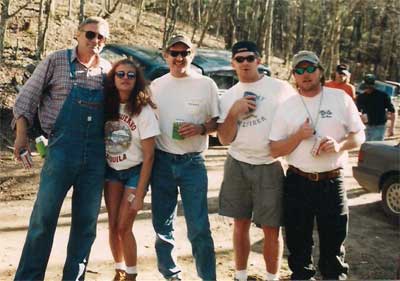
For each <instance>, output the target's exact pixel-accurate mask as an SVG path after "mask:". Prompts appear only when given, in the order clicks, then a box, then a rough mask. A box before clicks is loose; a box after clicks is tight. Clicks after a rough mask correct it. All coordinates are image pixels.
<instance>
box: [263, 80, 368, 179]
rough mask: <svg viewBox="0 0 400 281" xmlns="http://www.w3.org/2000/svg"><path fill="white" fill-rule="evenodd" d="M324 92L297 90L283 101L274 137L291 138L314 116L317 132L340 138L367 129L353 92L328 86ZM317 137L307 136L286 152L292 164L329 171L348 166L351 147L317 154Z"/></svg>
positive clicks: (314, 170)
mask: <svg viewBox="0 0 400 281" xmlns="http://www.w3.org/2000/svg"><path fill="white" fill-rule="evenodd" d="M321 93H322V94H321ZM321 93H319V94H318V95H316V96H315V97H311V98H309V97H303V96H300V95H299V94H297V95H296V96H293V97H291V98H290V99H288V100H287V101H286V102H285V103H284V104H282V105H281V106H280V107H279V108H278V110H277V112H276V115H275V118H274V126H273V127H272V130H271V134H270V140H273V141H278V140H282V139H286V138H288V137H289V136H290V135H292V134H294V133H295V132H297V130H298V129H299V128H300V126H301V125H302V124H303V123H304V122H305V121H306V119H307V118H309V119H310V124H313V123H314V124H315V123H317V124H316V135H318V136H320V137H325V136H330V137H332V138H333V139H335V140H336V141H337V142H340V141H342V140H343V139H344V138H345V137H346V136H347V135H348V134H349V133H350V132H352V133H357V132H359V131H360V130H363V129H364V125H363V123H362V122H361V118H360V116H359V113H358V110H357V108H356V106H355V104H354V102H353V100H352V99H351V98H350V96H348V95H343V91H341V90H338V89H334V88H328V87H323V90H322V92H321ZM321 98H322V101H321ZM302 99H303V101H304V104H305V105H304V104H303V101H302ZM320 102H321V107H320ZM307 110H308V112H309V114H308V113H307ZM318 111H319V117H318V121H317V120H316V119H317V112H318ZM309 115H310V116H311V118H310V117H309ZM311 120H312V121H313V122H311ZM315 139H316V137H310V138H308V139H306V140H303V141H302V142H301V143H300V144H299V145H298V146H297V147H296V148H295V149H294V150H293V151H292V152H291V153H290V154H289V155H287V156H286V158H287V161H288V164H290V165H293V166H295V167H296V168H298V169H300V170H302V171H304V172H308V173H309V172H326V171H330V170H334V169H337V168H340V167H343V166H344V164H345V161H346V160H347V151H342V152H339V153H322V154H320V155H318V156H316V157H313V156H312V155H311V153H310V151H311V149H312V146H313V144H314V142H315Z"/></svg>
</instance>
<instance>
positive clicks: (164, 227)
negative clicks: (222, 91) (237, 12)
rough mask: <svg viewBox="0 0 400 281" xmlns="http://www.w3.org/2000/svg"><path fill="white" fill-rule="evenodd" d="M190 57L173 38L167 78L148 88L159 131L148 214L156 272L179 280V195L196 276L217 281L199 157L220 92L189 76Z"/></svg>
mask: <svg viewBox="0 0 400 281" xmlns="http://www.w3.org/2000/svg"><path fill="white" fill-rule="evenodd" d="M193 57H194V49H193V46H192V43H191V42H190V40H189V39H188V38H187V37H185V36H183V35H176V36H173V37H172V38H171V39H170V40H169V41H168V43H167V46H166V48H165V50H164V58H165V60H166V62H167V64H168V66H169V69H170V72H169V73H168V74H165V75H164V76H162V77H160V78H158V79H156V80H154V81H153V82H152V84H151V90H152V93H153V97H154V101H155V102H156V104H157V108H158V116H159V122H160V129H161V135H159V136H157V137H156V151H155V159H154V164H153V171H152V176H151V204H152V209H151V210H152V216H153V227H154V230H155V232H156V245H155V247H156V253H157V261H158V269H159V271H160V272H161V274H162V275H163V276H164V278H165V279H167V280H180V272H181V269H180V268H179V266H178V265H177V262H176V256H175V255H174V247H175V240H174V236H173V233H174V227H173V222H174V220H175V218H176V212H177V203H178V200H177V199H178V192H179V193H180V194H181V198H182V205H183V209H184V214H185V219H186V225H187V231H188V238H189V240H190V242H191V244H192V253H193V257H194V260H195V263H196V269H197V274H198V276H199V277H200V278H201V279H202V280H215V279H216V273H215V253H214V242H213V240H212V237H211V231H210V223H209V219H208V208H207V186H208V183H207V171H206V168H205V165H204V158H203V156H202V155H201V153H202V152H203V151H204V150H205V149H207V145H208V137H207V133H209V132H212V131H215V129H216V119H217V117H218V88H217V85H216V84H215V82H214V81H213V80H211V79H210V78H209V77H205V76H202V75H201V74H199V73H194V71H190V63H191V61H192V59H193ZM178 186H179V189H178Z"/></svg>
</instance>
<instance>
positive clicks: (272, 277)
mask: <svg viewBox="0 0 400 281" xmlns="http://www.w3.org/2000/svg"><path fill="white" fill-rule="evenodd" d="M265 279H266V280H267V281H276V280H279V272H277V273H275V274H272V273H269V272H268V271H267V275H266V277H265Z"/></svg>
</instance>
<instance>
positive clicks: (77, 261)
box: [13, 17, 111, 280]
mask: <svg viewBox="0 0 400 281" xmlns="http://www.w3.org/2000/svg"><path fill="white" fill-rule="evenodd" d="M108 35H109V28H108V24H107V22H106V21H105V20H104V19H102V18H98V17H89V18H87V19H86V20H84V22H82V23H81V24H80V25H79V27H78V31H77V33H76V40H77V41H78V45H77V47H76V48H74V49H68V50H61V51H57V52H54V53H53V54H51V55H49V56H48V57H47V58H46V59H44V60H43V61H42V62H41V63H40V64H39V65H38V67H37V68H36V69H35V71H34V73H33V74H32V76H31V78H30V79H29V80H28V81H27V82H26V84H25V85H24V87H23V88H22V89H21V91H20V93H19V95H18V96H17V99H16V102H15V106H14V120H13V126H14V125H15V126H16V139H15V144H14V150H15V152H14V153H15V157H16V158H17V159H19V158H20V157H19V151H20V150H21V149H27V150H29V145H28V137H27V128H28V127H29V126H31V125H32V123H33V120H34V117H35V115H36V113H37V111H38V113H39V120H40V123H41V127H42V130H43V131H44V132H45V134H46V135H47V137H48V147H47V155H46V160H45V163H44V166H43V168H42V171H41V175H40V185H39V191H38V194H37V198H36V202H35V205H34V208H33V211H32V214H31V218H30V223H29V229H28V234H27V237H26V241H25V245H24V248H23V251H22V255H21V259H20V262H19V265H18V269H17V272H16V275H15V280H43V279H44V276H45V271H46V267H47V263H48V259H49V256H50V252H51V247H52V244H53V238H54V232H55V230H56V226H57V220H58V216H59V214H60V209H61V206H62V203H63V201H64V198H65V196H66V194H67V192H68V190H69V189H70V188H71V186H73V187H74V190H73V195H72V211H71V212H72V213H71V217H72V221H71V231H70V237H69V241H68V249H67V258H66V261H65V265H64V272H63V277H62V279H63V280H82V279H84V276H85V270H86V265H87V262H88V258H89V252H90V248H91V246H92V243H93V241H94V239H95V237H96V223H97V216H98V213H99V208H100V203H101V195H102V189H103V181H104V167H105V155H104V154H105V149H104V130H103V77H104V76H105V74H106V73H107V72H108V70H109V69H110V67H111V66H110V64H109V63H108V62H107V61H105V60H103V59H101V58H100V57H99V52H100V51H101V49H102V47H103V46H104V43H105V40H106V38H107V37H108Z"/></svg>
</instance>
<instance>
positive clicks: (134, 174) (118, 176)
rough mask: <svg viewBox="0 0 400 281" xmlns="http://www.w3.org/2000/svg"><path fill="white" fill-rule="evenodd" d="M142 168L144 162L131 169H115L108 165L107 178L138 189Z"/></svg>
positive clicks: (126, 186)
mask: <svg viewBox="0 0 400 281" xmlns="http://www.w3.org/2000/svg"><path fill="white" fill-rule="evenodd" d="M141 168H142V164H139V165H137V166H134V167H132V168H129V169H125V170H115V169H113V168H111V167H110V166H108V165H107V167H106V175H105V178H106V181H109V182H115V181H117V182H120V183H122V184H123V185H124V186H125V188H129V189H136V187H137V185H138V182H139V176H140V170H141Z"/></svg>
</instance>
